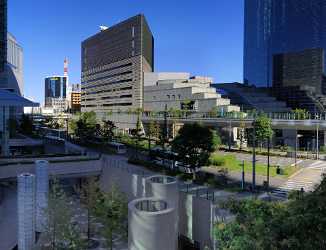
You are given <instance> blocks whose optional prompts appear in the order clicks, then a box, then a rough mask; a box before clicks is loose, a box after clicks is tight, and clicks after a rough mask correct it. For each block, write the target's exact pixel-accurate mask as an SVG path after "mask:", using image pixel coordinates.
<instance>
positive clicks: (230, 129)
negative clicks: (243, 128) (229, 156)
mask: <svg viewBox="0 0 326 250" xmlns="http://www.w3.org/2000/svg"><path fill="white" fill-rule="evenodd" d="M231 137H232V126H231V120H230V121H229V151H231Z"/></svg>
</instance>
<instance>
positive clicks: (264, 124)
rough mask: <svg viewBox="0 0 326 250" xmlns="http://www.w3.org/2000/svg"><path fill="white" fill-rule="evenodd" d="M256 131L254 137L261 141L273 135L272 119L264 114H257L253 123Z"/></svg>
mask: <svg viewBox="0 0 326 250" xmlns="http://www.w3.org/2000/svg"><path fill="white" fill-rule="evenodd" d="M253 126H254V127H255V131H256V139H257V140H258V141H260V142H263V141H265V140H267V139H271V138H272V137H273V129H272V120H271V119H270V118H268V117H267V116H266V115H263V114H262V115H259V116H258V118H256V120H255V121H254V123H253Z"/></svg>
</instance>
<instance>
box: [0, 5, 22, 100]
mask: <svg viewBox="0 0 326 250" xmlns="http://www.w3.org/2000/svg"><path fill="white" fill-rule="evenodd" d="M23 88H24V86H23V49H22V47H21V46H20V45H19V44H18V42H17V41H16V38H15V37H14V36H13V35H11V34H10V33H8V31H7V0H2V1H1V2H0V89H7V90H10V91H13V92H15V93H17V94H19V95H23Z"/></svg>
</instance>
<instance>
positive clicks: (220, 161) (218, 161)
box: [209, 155, 226, 167]
mask: <svg viewBox="0 0 326 250" xmlns="http://www.w3.org/2000/svg"><path fill="white" fill-rule="evenodd" d="M209 163H210V165H213V166H217V167H221V166H224V165H225V163H226V161H225V159H224V158H221V157H220V156H217V155H213V156H211V158H210V159H209Z"/></svg>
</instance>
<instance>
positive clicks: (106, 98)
mask: <svg viewBox="0 0 326 250" xmlns="http://www.w3.org/2000/svg"><path fill="white" fill-rule="evenodd" d="M117 98H120V99H122V98H132V95H120V96H104V97H101V99H102V100H109V99H117ZM95 100H96V98H85V99H82V101H83V102H85V101H95Z"/></svg>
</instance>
